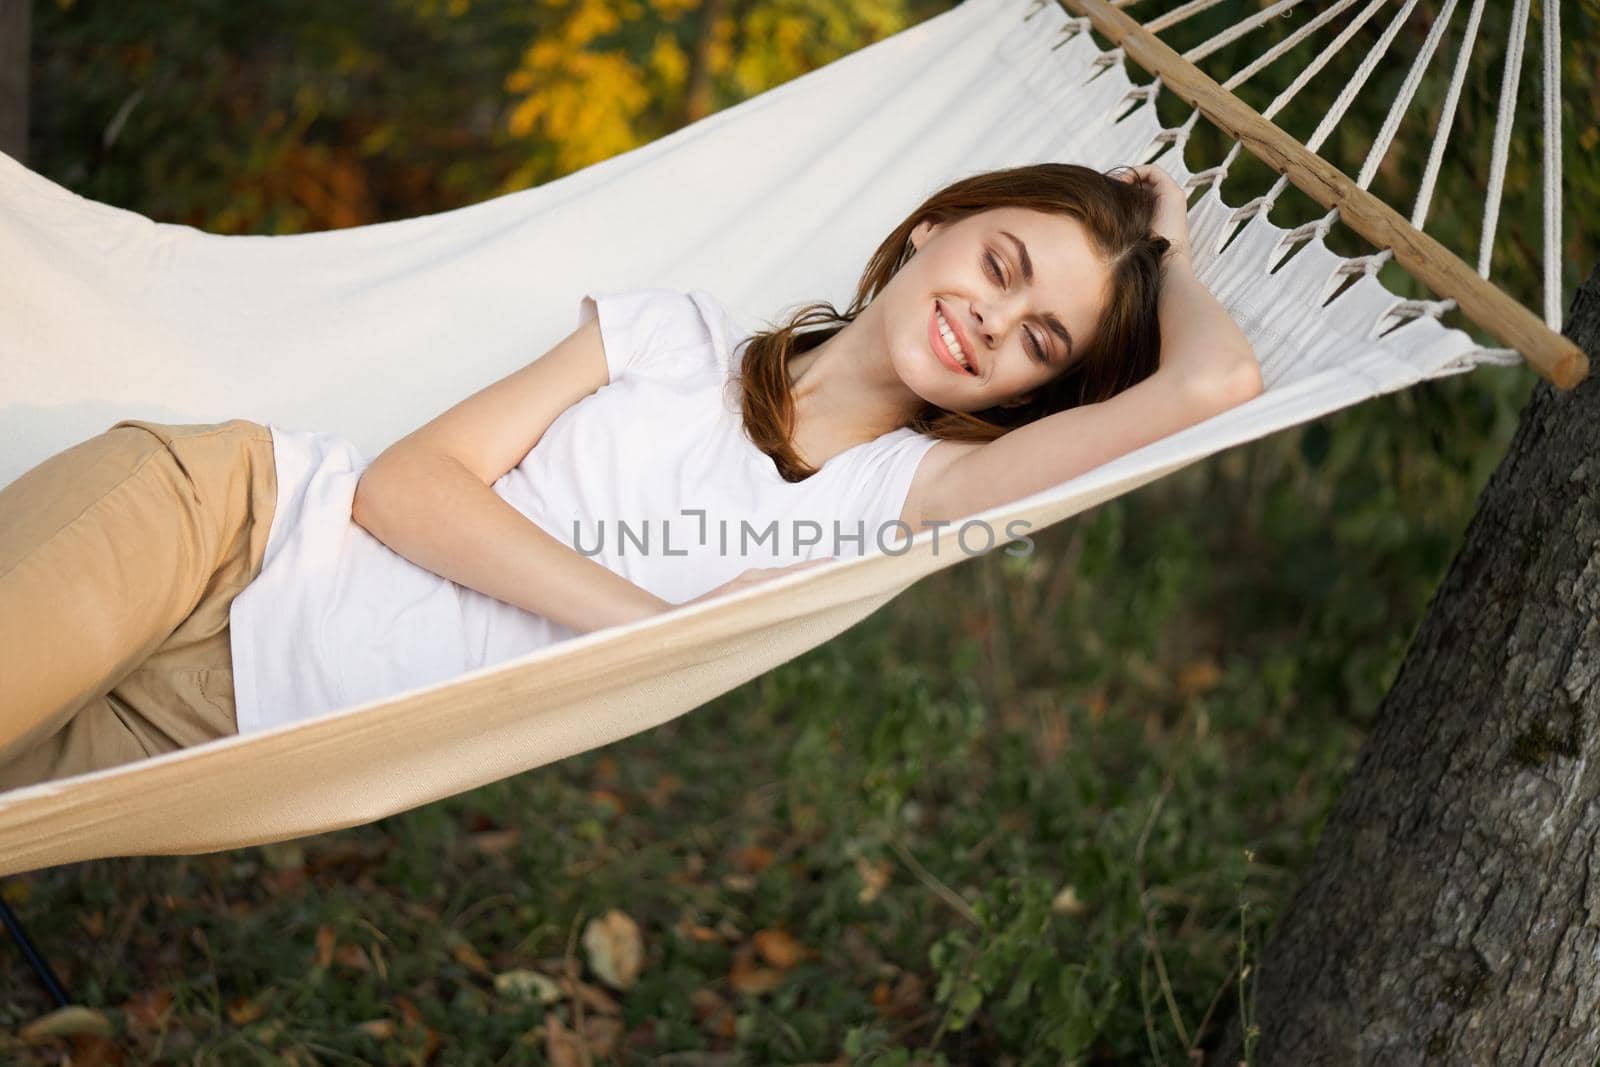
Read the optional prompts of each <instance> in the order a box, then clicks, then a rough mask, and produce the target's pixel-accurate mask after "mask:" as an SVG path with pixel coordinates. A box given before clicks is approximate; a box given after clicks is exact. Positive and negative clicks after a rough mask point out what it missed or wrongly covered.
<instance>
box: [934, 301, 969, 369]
mask: <svg viewBox="0 0 1600 1067" xmlns="http://www.w3.org/2000/svg"><path fill="white" fill-rule="evenodd" d="M933 315H934V318H935V319H937V320H938V323H939V336H941V337H943V338H944V346H945V349H946V350H947V351H948V352H949V353H950V356H951V358H952V359H954V360H955V361H956V362H957V363H959V364H961V366H962V367H963V368H965V369H966V370H967V371H969V372H970V371H971V370H972V365H971V364H970V363H968V362H967V355H966V353H965V352H963V351H961V342H960V341H958V340H957V339H956V334H955V331H954V330H952V329H951V328H950V324H949V323H948V322H946V321H945V320H944V315H943V314H941V313H940V311H939V309H938V308H934V309H933Z"/></svg>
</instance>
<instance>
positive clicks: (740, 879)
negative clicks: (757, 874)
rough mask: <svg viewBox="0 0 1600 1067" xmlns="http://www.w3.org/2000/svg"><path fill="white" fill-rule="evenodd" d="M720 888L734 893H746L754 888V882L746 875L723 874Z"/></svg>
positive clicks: (753, 879) (751, 877)
mask: <svg viewBox="0 0 1600 1067" xmlns="http://www.w3.org/2000/svg"><path fill="white" fill-rule="evenodd" d="M722 887H723V888H724V889H727V890H729V891H731V892H734V893H748V892H750V891H751V890H752V889H754V888H755V887H756V880H755V878H754V876H752V875H748V874H725V875H723V876H722Z"/></svg>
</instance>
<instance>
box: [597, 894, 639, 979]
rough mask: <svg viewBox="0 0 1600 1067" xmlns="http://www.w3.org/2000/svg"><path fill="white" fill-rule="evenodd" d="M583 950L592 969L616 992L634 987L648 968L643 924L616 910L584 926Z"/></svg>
mask: <svg viewBox="0 0 1600 1067" xmlns="http://www.w3.org/2000/svg"><path fill="white" fill-rule="evenodd" d="M583 951H584V953H585V955H586V956H587V957H588V960H589V968H590V969H591V970H593V971H594V973H595V974H596V975H597V976H598V977H599V979H600V980H601V981H602V982H604V983H605V984H606V985H608V986H610V987H611V988H612V989H629V988H631V987H632V986H633V983H634V982H636V981H638V979H639V972H640V971H641V970H643V969H644V939H643V938H642V937H641V936H640V934H639V924H638V923H636V922H634V921H633V919H632V918H631V917H630V916H629V915H628V914H627V913H626V912H623V911H619V910H618V909H616V908H612V909H611V910H610V911H608V912H606V913H605V914H604V915H602V916H600V917H599V918H598V919H590V920H589V921H588V923H586V924H585V925H584V928H583Z"/></svg>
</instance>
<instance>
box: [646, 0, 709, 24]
mask: <svg viewBox="0 0 1600 1067" xmlns="http://www.w3.org/2000/svg"><path fill="white" fill-rule="evenodd" d="M650 6H651V7H653V8H655V10H656V14H658V15H660V16H661V17H662V18H664V19H668V20H671V19H676V18H682V17H683V16H684V15H687V14H688V13H689V12H691V11H698V10H699V9H700V0H650Z"/></svg>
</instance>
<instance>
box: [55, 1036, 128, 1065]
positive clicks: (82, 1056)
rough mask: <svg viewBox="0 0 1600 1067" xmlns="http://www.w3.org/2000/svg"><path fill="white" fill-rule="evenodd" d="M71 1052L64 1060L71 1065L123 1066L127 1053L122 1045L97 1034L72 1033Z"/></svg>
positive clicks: (126, 1059) (126, 1060)
mask: <svg viewBox="0 0 1600 1067" xmlns="http://www.w3.org/2000/svg"><path fill="white" fill-rule="evenodd" d="M70 1043H71V1046H72V1052H71V1054H70V1055H69V1056H68V1058H67V1059H66V1061H65V1062H67V1063H70V1064H71V1065H72V1067H124V1065H125V1064H126V1063H127V1062H128V1055H127V1053H125V1052H124V1051H123V1050H122V1046H121V1045H119V1044H117V1043H116V1041H114V1040H112V1039H111V1038H109V1037H101V1036H100V1035H99V1034H73V1035H72V1039H71V1042H70Z"/></svg>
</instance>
